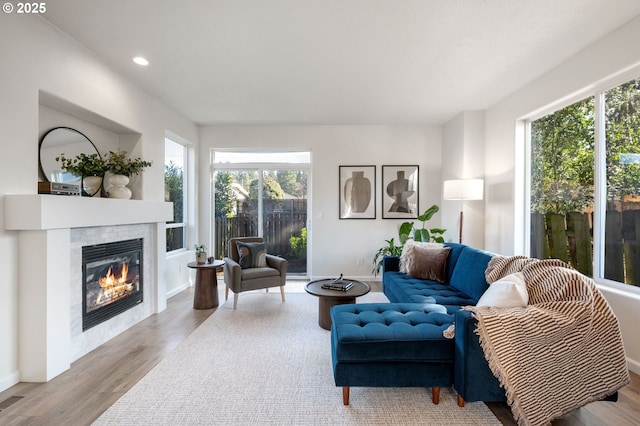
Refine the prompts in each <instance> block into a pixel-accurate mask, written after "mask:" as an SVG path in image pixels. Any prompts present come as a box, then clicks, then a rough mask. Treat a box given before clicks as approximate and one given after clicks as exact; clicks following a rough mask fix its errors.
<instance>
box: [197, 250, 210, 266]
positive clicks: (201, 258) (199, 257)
mask: <svg viewBox="0 0 640 426" xmlns="http://www.w3.org/2000/svg"><path fill="white" fill-rule="evenodd" d="M196 263H197V264H198V265H204V264H205V263H207V252H206V251H205V252H202V253H200V254H199V255H197V256H196Z"/></svg>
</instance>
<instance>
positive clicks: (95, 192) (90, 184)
mask: <svg viewBox="0 0 640 426" xmlns="http://www.w3.org/2000/svg"><path fill="white" fill-rule="evenodd" d="M100 186H102V176H85V177H83V178H82V189H83V190H84V192H85V193H86V194H87V195H88V196H89V197H99V196H100Z"/></svg>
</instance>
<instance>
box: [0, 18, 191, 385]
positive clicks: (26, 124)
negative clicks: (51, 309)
mask: <svg viewBox="0 0 640 426" xmlns="http://www.w3.org/2000/svg"><path fill="white" fill-rule="evenodd" d="M0 57H1V58H2V65H1V66H0V128H1V129H2V138H0V144H1V145H0V146H1V149H2V154H3V155H2V156H0V170H2V179H0V270H1V271H2V272H3V279H2V280H0V294H2V297H0V390H3V389H6V388H7V387H9V386H11V385H13V384H14V383H16V382H17V381H18V380H19V372H18V365H17V348H18V345H17V330H18V324H17V318H18V313H17V311H16V307H17V299H18V292H19V291H20V288H19V286H18V276H17V271H18V258H17V252H18V247H17V245H18V236H17V233H16V232H13V231H7V230H5V228H4V195H5V194H19V193H23V194H34V193H36V192H37V181H38V143H39V136H40V134H41V132H42V130H43V129H42V128H41V127H40V126H41V125H42V126H49V125H52V124H54V123H53V121H51V120H54V121H55V117H54V116H55V114H49V115H48V116H47V117H43V119H42V122H41V119H40V116H41V114H40V113H39V109H40V105H39V100H40V93H41V91H42V92H46V93H49V94H52V95H54V96H56V97H58V98H60V99H63V100H64V101H65V103H66V105H76V106H78V107H79V110H84V111H90V112H91V113H92V115H93V118H95V119H96V121H97V122H98V123H109V122H112V123H118V125H119V126H122V127H125V128H127V129H131V130H132V131H133V132H135V133H139V134H140V135H142V136H141V137H139V143H137V144H136V145H135V147H134V150H133V151H131V154H133V155H134V156H142V157H143V158H144V159H145V160H150V161H153V166H152V167H151V168H150V169H147V170H146V171H145V172H144V173H143V175H141V177H140V180H141V181H140V182H139V185H138V191H139V193H138V195H139V198H144V199H147V200H158V201H160V200H163V199H164V183H163V177H164V167H163V165H164V136H165V131H166V130H171V131H172V132H174V133H176V134H180V135H182V136H183V137H184V138H185V139H188V140H191V141H193V142H197V130H196V126H195V125H194V124H193V123H190V122H189V121H188V120H185V119H184V118H183V117H181V116H179V115H178V114H176V113H174V112H172V111H171V110H169V109H168V108H167V107H165V106H164V105H162V104H161V103H160V102H158V101H157V100H156V99H154V98H152V97H150V96H148V95H147V94H145V93H144V92H143V91H141V90H140V89H138V88H137V87H135V86H134V85H133V84H131V83H130V82H129V81H128V80H127V79H125V78H124V77H123V76H122V75H121V74H119V73H118V72H115V71H114V70H113V69H111V68H110V67H108V66H107V65H106V64H105V63H103V62H102V61H101V60H100V59H99V58H97V57H96V56H95V55H94V54H93V53H92V52H90V51H89V50H87V49H85V48H83V47H82V46H80V45H79V44H78V43H77V42H76V41H74V40H72V39H71V38H70V37H68V36H67V35H65V34H63V33H61V32H60V31H59V30H57V29H56V28H55V27H53V26H51V25H50V24H48V23H47V22H46V21H44V20H42V19H40V18H38V17H36V16H27V15H23V16H17V15H8V14H0ZM71 110H74V108H71ZM67 112H69V111H67ZM85 121H86V117H85ZM94 124H95V123H94ZM90 127H91V125H87V128H90ZM98 127H100V125H98ZM107 127H108V126H107ZM84 130H86V128H85V129H84ZM97 133H99V132H97ZM97 133H96V134H97ZM106 134H107V135H108V133H106ZM98 139H100V137H99V138H98ZM108 139H109V138H108V137H106V139H102V142H104V143H105V146H107V145H109V144H112V143H114V142H113V141H108ZM126 139H127V138H126V137H119V138H118V144H121V143H122V144H125V145H126V144H127V140H126ZM156 250H157V253H158V255H159V256H158V257H159V259H158V261H159V262H160V263H161V264H160V265H159V271H161V272H160V273H159V274H158V275H159V276H157V277H154V278H155V279H156V280H157V281H158V285H159V286H160V287H161V288H165V289H166V290H167V291H171V285H172V284H170V283H167V282H166V279H165V274H164V271H165V261H164V247H157V248H156ZM160 255H162V256H160ZM36 267H37V265H36Z"/></svg>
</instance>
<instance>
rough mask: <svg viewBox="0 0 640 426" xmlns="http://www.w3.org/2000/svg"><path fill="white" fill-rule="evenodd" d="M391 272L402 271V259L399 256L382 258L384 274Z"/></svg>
mask: <svg viewBox="0 0 640 426" xmlns="http://www.w3.org/2000/svg"><path fill="white" fill-rule="evenodd" d="M389 271H395V272H399V271H400V257H399V256H384V257H383V258H382V273H383V274H384V273H385V272H389Z"/></svg>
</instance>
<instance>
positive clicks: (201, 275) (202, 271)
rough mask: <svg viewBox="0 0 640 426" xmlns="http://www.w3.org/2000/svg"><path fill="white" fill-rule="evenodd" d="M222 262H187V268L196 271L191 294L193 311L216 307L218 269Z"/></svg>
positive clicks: (217, 302)
mask: <svg viewBox="0 0 640 426" xmlns="http://www.w3.org/2000/svg"><path fill="white" fill-rule="evenodd" d="M223 265H224V261H223V260H214V261H213V262H211V263H208V262H207V263H196V262H189V263H188V264H187V266H188V267H189V268H192V269H195V270H196V288H195V292H194V294H193V309H211V308H216V307H218V304H219V301H218V277H217V272H218V268H220V267H221V266H223Z"/></svg>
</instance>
